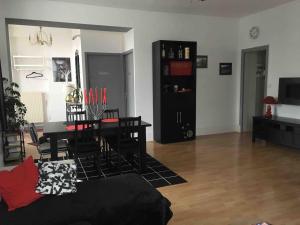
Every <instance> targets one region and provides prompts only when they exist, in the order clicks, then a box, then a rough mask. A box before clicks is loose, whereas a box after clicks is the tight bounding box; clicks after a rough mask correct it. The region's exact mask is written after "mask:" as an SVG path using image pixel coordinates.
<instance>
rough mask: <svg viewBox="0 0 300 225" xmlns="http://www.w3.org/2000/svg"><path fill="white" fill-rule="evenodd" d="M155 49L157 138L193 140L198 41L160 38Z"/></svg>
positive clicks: (175, 140) (155, 44)
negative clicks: (164, 39)
mask: <svg viewBox="0 0 300 225" xmlns="http://www.w3.org/2000/svg"><path fill="white" fill-rule="evenodd" d="M186 48H188V49H186ZM152 49H153V115H154V118H153V119H154V120H153V128H154V139H155V141H157V142H159V143H173V142H180V141H188V140H193V139H195V128H196V56H197V43H196V42H186V41H163V40H161V41H157V42H154V43H153V44H152ZM171 49H172V50H171ZM170 51H172V52H173V53H174V54H170ZM180 51H181V53H180Z"/></svg>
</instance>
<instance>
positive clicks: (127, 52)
mask: <svg viewBox="0 0 300 225" xmlns="http://www.w3.org/2000/svg"><path fill="white" fill-rule="evenodd" d="M129 54H132V58H133V59H132V60H133V65H132V66H133V85H135V76H134V74H135V73H134V51H133V49H129V50H128V51H126V52H123V53H122V55H123V73H124V78H125V79H124V85H125V86H124V87H125V89H124V90H125V92H126V93H125V110H126V112H125V115H126V116H128V115H127V112H128V93H127V89H126V87H127V79H126V74H125V70H126V69H125V67H126V65H125V57H126V56H127V55H129ZM133 92H134V98H133V101H134V115H135V86H134V88H133Z"/></svg>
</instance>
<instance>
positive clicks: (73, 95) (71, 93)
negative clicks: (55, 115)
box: [66, 84, 83, 103]
mask: <svg viewBox="0 0 300 225" xmlns="http://www.w3.org/2000/svg"><path fill="white" fill-rule="evenodd" d="M66 89H67V91H66V92H67V96H66V102H68V103H81V102H82V98H83V96H82V92H81V89H80V88H76V87H75V86H74V85H73V84H70V85H68V86H67V87H66Z"/></svg>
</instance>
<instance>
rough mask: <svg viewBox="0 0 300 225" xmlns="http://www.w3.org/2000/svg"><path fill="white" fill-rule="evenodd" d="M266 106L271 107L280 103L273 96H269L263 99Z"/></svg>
mask: <svg viewBox="0 0 300 225" xmlns="http://www.w3.org/2000/svg"><path fill="white" fill-rule="evenodd" d="M263 103H264V104H270V105H275V104H277V103H278V101H277V100H276V99H275V98H274V97H272V96H267V97H265V98H264V99H263Z"/></svg>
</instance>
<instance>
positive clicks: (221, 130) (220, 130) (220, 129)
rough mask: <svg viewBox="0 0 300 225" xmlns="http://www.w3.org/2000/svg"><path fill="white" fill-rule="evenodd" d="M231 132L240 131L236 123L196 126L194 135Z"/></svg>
mask: <svg viewBox="0 0 300 225" xmlns="http://www.w3.org/2000/svg"><path fill="white" fill-rule="evenodd" d="M231 132H240V129H239V126H238V125H233V124H231V125H227V126H216V127H198V128H197V129H196V135H197V136H202V135H211V134H223V133H231Z"/></svg>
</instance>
